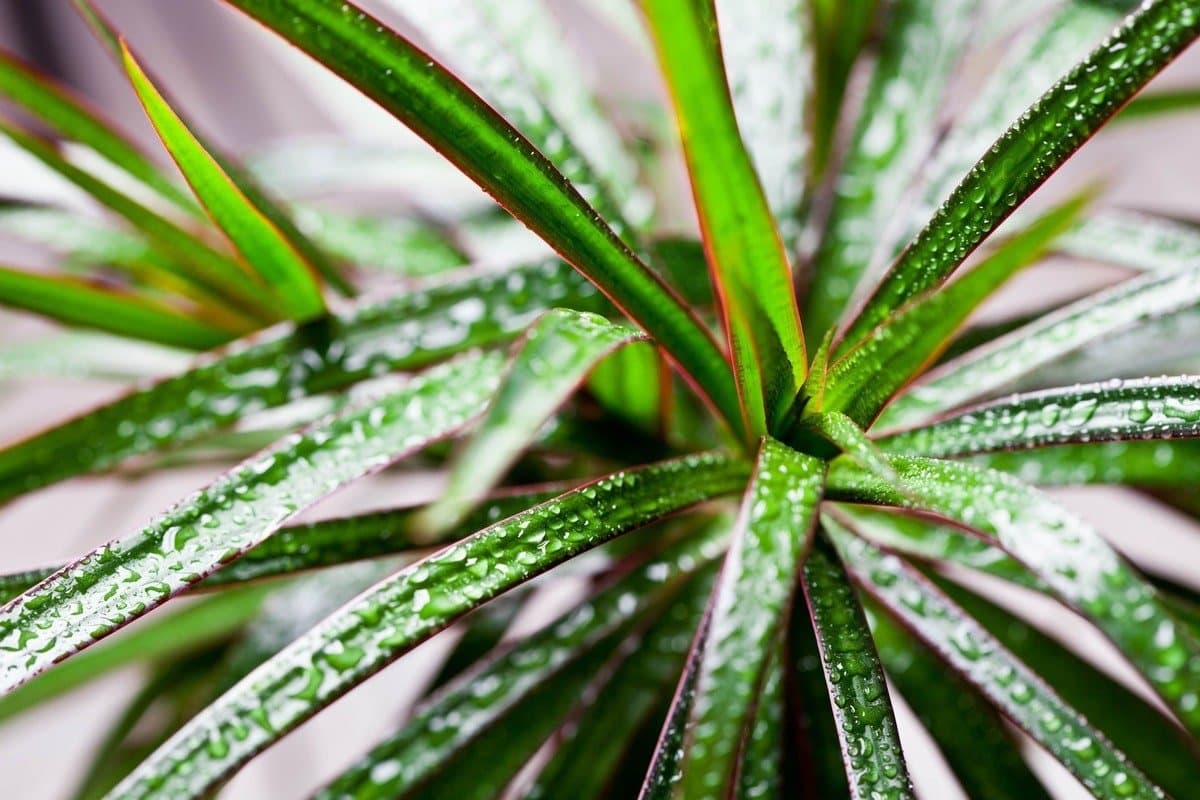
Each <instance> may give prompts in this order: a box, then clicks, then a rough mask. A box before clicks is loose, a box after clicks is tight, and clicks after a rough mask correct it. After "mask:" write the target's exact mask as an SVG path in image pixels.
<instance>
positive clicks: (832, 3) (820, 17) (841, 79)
mask: <svg viewBox="0 0 1200 800" xmlns="http://www.w3.org/2000/svg"><path fill="white" fill-rule="evenodd" d="M808 6H809V14H810V15H811V16H812V27H813V37H812V41H813V121H812V129H813V133H812V136H813V173H814V177H820V175H821V173H822V172H824V170H825V167H826V164H827V163H828V160H829V156H830V153H831V151H832V150H833V144H834V139H835V134H836V133H837V127H838V125H839V123H840V120H841V118H842V116H843V115H844V114H845V113H846V109H845V107H844V103H843V100H844V96H845V92H846V84H847V83H848V82H849V80H850V72H851V70H852V69H853V68H854V64H855V62H856V61H857V60H858V57H859V55H860V54H861V52H862V50H863V48H864V45H866V43H867V39H868V38H869V37H870V35H871V31H872V28H874V27H875V22H876V9H877V7H878V4H877V3H876V0H810V2H809V3H808Z"/></svg>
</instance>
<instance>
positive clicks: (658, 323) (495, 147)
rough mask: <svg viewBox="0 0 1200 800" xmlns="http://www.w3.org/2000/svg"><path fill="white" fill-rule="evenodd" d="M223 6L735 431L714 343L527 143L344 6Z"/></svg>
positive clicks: (276, 2)
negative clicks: (419, 163) (517, 243)
mask: <svg viewBox="0 0 1200 800" xmlns="http://www.w3.org/2000/svg"><path fill="white" fill-rule="evenodd" d="M228 2H229V3H230V4H231V5H233V6H234V7H236V8H238V9H240V10H241V11H244V12H245V13H247V14H249V15H250V16H251V17H253V18H255V19H257V20H258V21H260V22H262V23H263V24H264V25H266V26H267V27H269V28H271V29H272V30H273V31H275V32H277V33H278V34H279V35H281V36H283V37H284V38H286V39H288V40H289V41H291V42H292V43H293V44H295V45H296V46H297V47H299V48H300V49H302V50H304V51H305V52H307V53H308V54H309V55H311V56H313V57H314V58H316V59H317V60H318V61H320V62H321V63H323V64H325V66H327V67H329V68H330V69H331V70H333V71H334V72H336V73H338V74H339V75H341V76H342V77H343V78H345V79H347V80H348V81H349V82H350V83H352V84H354V85H355V87H356V88H357V89H359V91H361V92H363V93H364V94H366V95H367V96H368V97H370V98H371V99H372V100H374V101H375V102H377V103H379V104H380V105H381V106H383V108H385V109H386V110H387V111H389V112H390V113H392V114H393V115H394V116H395V117H396V118H397V119H399V120H400V121H401V122H403V123H404V124H406V125H408V126H409V127H410V128H412V129H413V130H414V131H415V132H416V133H417V134H418V135H420V136H421V137H422V138H423V139H425V140H426V141H427V142H429V143H430V144H431V145H433V146H434V147H436V148H437V149H438V150H439V151H441V152H442V153H443V154H444V155H445V156H446V157H447V158H449V159H450V160H451V161H452V162H454V163H455V164H456V165H457V166H458V167H459V168H460V169H461V170H463V171H464V172H465V173H466V174H468V175H469V176H470V177H471V178H472V180H474V181H475V182H476V183H478V184H479V185H480V186H481V187H483V188H484V189H485V190H486V191H488V192H489V193H490V194H492V196H493V197H495V198H496V200H497V201H498V202H499V203H500V204H501V205H503V206H504V207H505V208H507V209H508V210H509V211H510V212H511V213H512V214H513V215H514V216H515V217H517V218H518V219H520V220H521V221H522V222H524V223H525V224H526V225H528V226H529V227H530V228H531V229H533V230H534V231H535V232H536V233H538V235H540V236H542V237H543V238H544V239H545V240H546V241H547V242H548V243H549V244H550V245H551V246H552V247H554V249H555V250H557V251H558V252H559V254H560V255H562V256H563V258H564V259H566V260H567V261H568V262H570V263H571V264H574V265H575V267H576V268H577V269H579V270H580V271H581V272H583V273H584V274H585V275H586V276H587V277H588V279H589V280H592V281H594V282H595V283H596V284H597V285H598V286H600V287H601V288H602V289H603V290H604V291H605V292H606V293H607V294H608V295H609V296H610V297H611V298H612V299H613V300H614V301H615V302H616V304H617V305H618V306H620V307H621V308H622V309H624V310H625V312H626V313H627V314H629V316H630V317H631V318H632V319H633V320H634V321H635V322H637V324H638V325H640V326H641V327H642V328H643V329H645V331H646V332H647V333H648V334H650V336H651V337H652V338H654V340H655V341H656V342H657V343H658V344H659V345H661V346H662V347H663V348H665V349H666V350H667V351H668V352H669V353H671V355H672V356H673V357H674V358H675V359H676V360H677V362H678V363H679V365H680V366H681V367H682V368H683V370H684V371H685V372H686V373H688V374H689V375H690V376H691V377H692V378H693V379H694V380H695V381H696V383H697V384H698V385H699V386H700V387H702V389H703V390H704V391H705V392H706V393H707V394H708V395H709V397H710V399H711V400H712V402H713V403H714V404H715V405H716V407H717V408H718V409H719V410H720V411H721V413H722V414H723V415H724V416H725V418H726V419H728V420H730V421H731V422H733V423H734V424H736V421H737V420H739V419H740V412H739V410H738V403H737V393H736V391H735V389H734V385H733V381H732V379H731V378H732V376H731V375H730V372H729V364H728V362H726V360H725V357H724V355H723V354H722V353H721V351H720V349H719V348H718V347H717V345H716V342H715V341H713V339H712V337H711V336H709V335H708V333H707V331H706V330H705V329H704V328H703V327H702V326H701V325H700V323H699V322H698V321H697V320H696V319H695V318H694V317H693V316H692V314H691V312H690V311H689V310H688V309H687V307H685V306H684V305H683V303H682V302H680V300H679V299H678V298H677V297H675V295H674V294H672V293H671V292H670V290H669V289H668V288H667V287H666V286H665V285H664V284H663V283H662V282H661V280H659V279H658V278H657V277H655V275H654V274H653V273H651V272H650V271H649V270H648V269H647V268H646V267H645V265H643V264H642V263H641V262H640V261H639V260H638V259H637V257H636V256H635V255H634V254H633V253H632V252H631V251H629V250H628V248H626V247H625V246H624V245H623V244H622V243H621V241H620V239H619V238H618V237H617V236H616V234H614V233H613V231H612V229H611V228H609V227H608V226H607V225H605V224H604V222H603V221H602V220H600V219H599V218H598V217H597V215H596V213H595V212H594V211H593V210H592V208H591V207H590V206H589V205H588V204H587V202H586V201H585V200H584V199H583V198H582V197H581V196H580V195H579V193H578V192H577V191H575V190H574V189H573V188H571V186H570V185H569V184H568V183H567V182H566V181H565V180H564V179H563V178H562V176H561V175H560V174H559V173H558V172H556V171H555V170H554V168H553V167H552V166H551V165H550V163H549V162H548V161H547V160H546V159H545V158H544V157H543V156H541V155H540V154H538V153H537V152H536V151H535V150H533V149H532V146H531V145H530V143H529V142H528V140H526V139H525V138H524V137H523V136H521V134H520V133H518V132H517V131H516V130H514V129H513V128H512V127H511V126H510V125H508V124H507V123H505V122H504V120H503V119H501V118H500V117H499V116H498V115H497V114H496V112H495V111H493V110H492V109H491V108H489V107H488V106H487V105H486V104H484V103H483V102H482V101H481V100H480V99H479V98H478V97H477V96H475V95H474V94H473V93H472V92H471V91H470V89H468V88H467V87H466V86H464V85H463V84H462V83H461V82H460V81H458V80H457V79H455V78H454V77H453V76H452V75H450V74H449V73H448V72H446V71H445V70H444V69H442V68H441V67H440V66H439V65H437V64H436V63H435V62H433V61H432V60H431V59H430V58H429V56H428V55H426V54H425V53H423V52H421V51H420V50H418V49H417V48H416V47H414V46H413V44H412V43H411V42H409V41H408V40H406V39H404V38H403V37H401V36H400V35H398V34H397V33H395V32H394V31H391V30H388V29H387V28H386V27H384V26H383V25H381V24H380V23H379V22H378V21H376V20H375V19H374V18H372V17H371V16H369V15H368V14H366V13H365V12H363V11H361V10H360V9H358V8H357V7H356V6H354V5H353V4H349V3H344V2H341V1H340V0H228ZM531 154H532V155H531Z"/></svg>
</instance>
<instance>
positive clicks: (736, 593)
mask: <svg viewBox="0 0 1200 800" xmlns="http://www.w3.org/2000/svg"><path fill="white" fill-rule="evenodd" d="M823 475H824V465H823V464H822V463H821V462H820V461H818V460H817V459H815V458H812V457H811V456H806V455H803V454H801V453H798V452H797V451H795V450H792V449H790V448H788V447H786V446H784V445H782V444H780V443H778V442H776V441H774V440H773V439H764V440H763V444H762V448H761V450H760V452H759V457H758V462H757V465H756V467H755V472H754V478H753V480H752V482H751V485H750V488H749V489H747V493H746V498H745V500H744V502H743V504H742V511H741V514H740V516H739V518H738V521H737V524H736V526H735V528H734V537H733V542H732V544H731V545H730V548H729V554H728V555H727V556H726V560H725V566H724V569H723V570H722V572H721V577H720V579H719V581H718V584H717V588H716V590H715V593H714V601H713V613H712V622H711V625H710V628H709V631H708V635H707V637H706V639H705V642H704V646H703V652H702V655H701V658H700V667H699V674H698V676H697V678H696V687H695V698H694V700H693V702H692V708H691V713H690V717H689V722H688V728H687V731H686V734H685V736H684V742H683V756H682V760H681V761H680V765H679V769H680V772H681V775H682V777H681V783H680V785H679V787H678V790H677V791H678V793H679V796H680V797H689V798H691V797H694V798H707V797H713V796H725V795H726V794H728V793H729V792H731V791H734V788H735V787H736V785H737V769H736V767H737V759H738V749H739V743H740V742H741V741H742V740H743V738H744V736H745V734H746V732H747V730H748V729H749V727H750V723H751V721H752V720H753V718H754V714H753V710H754V703H755V700H756V698H757V697H758V694H759V692H760V691H761V689H762V686H763V682H764V681H765V679H766V674H767V667H768V663H767V662H768V661H769V657H770V653H771V651H772V648H773V646H774V644H775V643H776V642H778V641H779V638H780V637H781V636H782V635H783V634H782V631H783V626H784V623H785V621H786V615H787V609H788V606H789V603H790V602H791V598H792V593H793V589H794V587H795V582H796V574H797V571H798V570H799V568H800V563H801V561H802V560H803V558H804V554H805V553H806V552H807V550H808V547H809V541H810V535H811V531H812V526H813V524H814V523H815V515H816V508H817V505H818V503H819V502H820V499H821V482H822V478H823Z"/></svg>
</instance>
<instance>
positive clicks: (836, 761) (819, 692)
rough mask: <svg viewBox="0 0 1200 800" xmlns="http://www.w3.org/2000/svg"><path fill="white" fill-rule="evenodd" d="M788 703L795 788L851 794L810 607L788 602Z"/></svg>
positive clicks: (805, 792)
mask: <svg viewBox="0 0 1200 800" xmlns="http://www.w3.org/2000/svg"><path fill="white" fill-rule="evenodd" d="M787 643H788V673H787V678H788V693H789V696H788V701H789V702H788V707H787V714H788V716H789V718H790V719H791V720H792V729H793V732H794V737H795V746H796V748H797V751H798V752H797V753H796V755H797V760H798V761H799V762H800V764H799V765H798V767H797V769H796V770H795V772H796V775H795V781H796V782H797V783H796V785H795V786H794V787H793V791H795V792H797V793H798V794H799V796H800V797H804V798H809V797H813V798H824V797H849V796H850V783H849V781H848V780H847V779H846V769H845V767H844V765H843V762H842V749H841V741H840V739H839V737H838V731H837V725H836V723H835V722H834V718H833V706H832V704H831V703H830V702H829V689H828V687H827V686H826V684H825V665H824V662H823V661H822V660H821V650H820V648H819V647H818V646H817V635H816V632H815V631H814V630H813V621H812V618H811V617H810V616H809V614H808V606H807V605H806V604H804V603H800V602H796V603H793V604H792V614H791V622H790V624H789V626H788V642H787Z"/></svg>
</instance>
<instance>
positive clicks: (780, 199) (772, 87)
mask: <svg viewBox="0 0 1200 800" xmlns="http://www.w3.org/2000/svg"><path fill="white" fill-rule="evenodd" d="M715 5H716V12H717V27H718V29H719V30H720V36H721V55H722V57H723V60H724V64H725V75H726V78H727V80H728V82H729V93H730V95H731V96H732V98H733V110H734V112H735V113H736V115H737V126H738V130H739V131H740V133H741V137H742V140H743V141H744V142H745V143H746V150H747V152H749V154H750V158H751V160H752V161H753V162H754V168H755V172H756V173H757V175H758V181H759V183H760V184H761V185H762V189H763V195H764V196H765V197H766V199H767V205H768V206H770V208H771V212H772V213H773V214H774V216H775V225H776V227H777V228H778V229H779V235H780V237H781V238H782V239H783V244H784V250H785V252H786V253H787V254H788V256H789V257H790V258H795V257H796V254H797V252H798V250H799V244H800V234H801V233H802V232H803V221H804V220H803V215H804V210H805V206H806V204H807V197H806V196H805V189H806V185H807V183H808V155H809V149H810V133H811V131H810V130H809V128H808V126H807V125H806V122H808V119H807V117H808V112H807V110H806V109H807V105H808V103H809V101H810V99H811V92H812V77H811V73H812V50H811V38H812V31H811V30H810V28H811V25H812V20H811V18H810V17H809V14H808V9H807V8H805V3H804V0H770V2H758V3H743V2H739V0H715Z"/></svg>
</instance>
